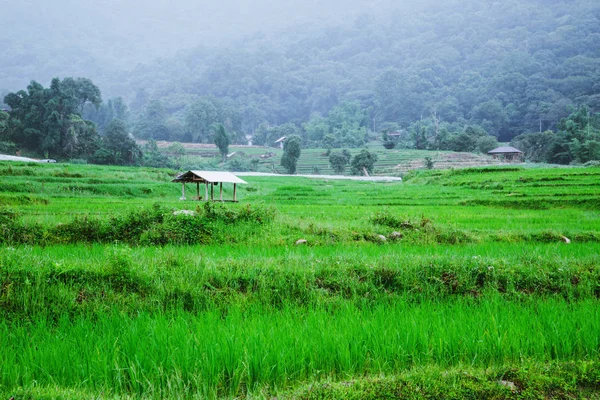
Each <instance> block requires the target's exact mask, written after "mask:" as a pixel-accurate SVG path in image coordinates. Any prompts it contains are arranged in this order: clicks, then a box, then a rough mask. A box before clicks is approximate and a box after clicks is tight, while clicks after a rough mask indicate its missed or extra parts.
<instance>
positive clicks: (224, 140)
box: [213, 124, 229, 161]
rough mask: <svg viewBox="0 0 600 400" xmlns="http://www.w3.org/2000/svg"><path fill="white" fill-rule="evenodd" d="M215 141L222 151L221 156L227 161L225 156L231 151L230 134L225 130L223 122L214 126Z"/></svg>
mask: <svg viewBox="0 0 600 400" xmlns="http://www.w3.org/2000/svg"><path fill="white" fill-rule="evenodd" d="M213 129H214V131H215V133H214V141H215V144H216V145H217V147H218V148H219V152H220V153H221V158H222V160H223V161H225V157H226V156H227V154H228V153H229V135H227V132H225V127H224V126H223V124H217V125H215V126H214V128H213Z"/></svg>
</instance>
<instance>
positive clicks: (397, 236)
mask: <svg viewBox="0 0 600 400" xmlns="http://www.w3.org/2000/svg"><path fill="white" fill-rule="evenodd" d="M403 236H404V235H403V234H402V232H398V231H394V232H392V233H391V234H390V239H392V240H400V239H402V237H403Z"/></svg>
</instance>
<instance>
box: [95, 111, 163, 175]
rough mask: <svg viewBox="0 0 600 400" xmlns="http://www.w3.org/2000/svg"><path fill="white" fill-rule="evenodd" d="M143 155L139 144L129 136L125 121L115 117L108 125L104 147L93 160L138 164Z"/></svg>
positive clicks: (103, 141)
mask: <svg viewBox="0 0 600 400" xmlns="http://www.w3.org/2000/svg"><path fill="white" fill-rule="evenodd" d="M155 144H156V143H155ZM142 155H143V154H142V151H141V150H140V148H139V147H138V145H137V144H136V143H135V141H134V140H133V139H132V138H131V137H129V134H128V133H127V125H125V122H123V121H121V120H118V119H114V120H112V121H111V122H110V124H108V126H107V127H106V130H105V132H104V136H103V138H102V147H101V148H100V149H99V150H97V151H96V153H95V154H94V157H93V161H94V162H96V163H98V164H118V165H126V164H136V163H137V161H138V160H139V159H140V158H141V157H142Z"/></svg>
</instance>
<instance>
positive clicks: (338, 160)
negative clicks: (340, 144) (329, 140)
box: [329, 149, 352, 174]
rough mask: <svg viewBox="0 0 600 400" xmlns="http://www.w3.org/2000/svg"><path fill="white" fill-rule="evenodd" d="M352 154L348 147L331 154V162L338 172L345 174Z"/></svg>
mask: <svg viewBox="0 0 600 400" xmlns="http://www.w3.org/2000/svg"><path fill="white" fill-rule="evenodd" d="M351 158H352V155H351V154H350V152H349V151H348V150H346V149H344V150H342V152H339V153H338V152H332V153H331V154H329V164H331V168H333V170H334V172H335V173H336V174H343V173H344V170H345V169H346V166H347V165H348V164H349V163H350V159H351Z"/></svg>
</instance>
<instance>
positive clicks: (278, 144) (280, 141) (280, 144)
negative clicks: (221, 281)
mask: <svg viewBox="0 0 600 400" xmlns="http://www.w3.org/2000/svg"><path fill="white" fill-rule="evenodd" d="M285 139H287V136H282V137H280V138H279V139H277V140H276V141H275V145H277V146H279V148H280V149H283V142H285Z"/></svg>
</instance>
